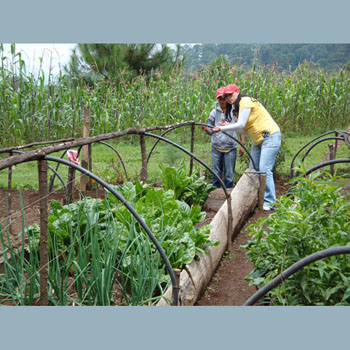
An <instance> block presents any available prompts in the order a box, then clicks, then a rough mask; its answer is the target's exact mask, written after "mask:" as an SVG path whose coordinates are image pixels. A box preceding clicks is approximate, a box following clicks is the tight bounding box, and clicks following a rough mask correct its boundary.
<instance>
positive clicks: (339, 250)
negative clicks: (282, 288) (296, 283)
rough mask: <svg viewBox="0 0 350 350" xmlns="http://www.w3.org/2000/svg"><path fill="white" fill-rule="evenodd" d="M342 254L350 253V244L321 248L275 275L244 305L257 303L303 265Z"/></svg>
mask: <svg viewBox="0 0 350 350" xmlns="http://www.w3.org/2000/svg"><path fill="white" fill-rule="evenodd" d="M341 254H350V246H339V247H331V248H328V249H324V250H320V251H318V252H316V253H314V254H311V255H309V256H307V257H305V258H303V259H301V260H299V261H298V262H296V263H295V264H293V265H292V266H290V267H289V268H288V269H286V270H285V271H283V272H282V273H281V274H279V275H278V276H277V277H275V278H274V279H273V280H272V281H270V282H269V283H268V284H266V285H265V286H263V287H262V288H261V289H259V290H258V291H257V292H256V293H255V294H253V295H252V296H251V297H250V298H249V299H248V300H247V301H246V302H245V303H244V306H252V305H254V303H256V302H257V301H258V300H259V299H260V298H262V297H263V296H264V295H265V294H266V293H268V292H269V291H270V290H271V289H273V288H275V287H276V286H277V285H279V284H280V283H282V282H284V281H285V280H286V279H287V278H288V277H290V276H291V275H293V274H294V273H295V272H297V271H299V270H301V269H302V268H303V267H305V266H307V265H310V264H311V263H313V262H315V261H317V260H321V259H324V258H328V257H330V256H333V255H341Z"/></svg>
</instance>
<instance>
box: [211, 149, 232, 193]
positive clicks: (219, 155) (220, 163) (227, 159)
mask: <svg viewBox="0 0 350 350" xmlns="http://www.w3.org/2000/svg"><path fill="white" fill-rule="evenodd" d="M236 156H237V150H236V148H234V149H233V150H231V151H230V152H226V153H225V152H219V151H217V150H216V149H215V147H213V146H212V148H211V158H212V164H213V170H214V172H215V174H217V175H218V176H219V177H220V179H221V178H222V173H223V171H224V176H225V181H224V184H225V187H226V188H232V187H233V185H234V182H233V173H234V171H235V166H236ZM213 185H214V186H215V187H217V188H219V187H221V184H220V182H219V180H218V179H217V178H216V177H215V176H214V177H213Z"/></svg>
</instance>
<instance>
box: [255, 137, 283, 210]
mask: <svg viewBox="0 0 350 350" xmlns="http://www.w3.org/2000/svg"><path fill="white" fill-rule="evenodd" d="M280 147H281V132H280V131H278V132H275V133H274V134H272V135H268V136H266V137H265V138H264V140H263V141H262V142H261V144H260V145H258V146H256V145H253V147H252V150H251V156H252V158H253V160H254V163H255V165H256V166H257V167H259V170H260V171H263V172H265V173H266V189H265V195H264V205H267V206H268V205H271V203H275V202H276V191H275V183H274V180H273V172H272V170H273V167H274V165H275V162H276V157H277V153H278V151H279V149H280ZM249 167H250V168H254V167H253V164H252V161H250V166H249Z"/></svg>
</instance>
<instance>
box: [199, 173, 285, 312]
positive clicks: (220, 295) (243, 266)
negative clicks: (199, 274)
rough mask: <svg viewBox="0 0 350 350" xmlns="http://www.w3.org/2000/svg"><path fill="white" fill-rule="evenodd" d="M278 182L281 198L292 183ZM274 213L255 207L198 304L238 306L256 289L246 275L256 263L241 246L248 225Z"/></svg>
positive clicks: (244, 239)
mask: <svg viewBox="0 0 350 350" xmlns="http://www.w3.org/2000/svg"><path fill="white" fill-rule="evenodd" d="M275 183H276V195H277V198H278V197H280V196H281V195H283V194H285V193H286V192H287V190H288V188H289V187H288V185H287V184H285V182H284V181H283V180H282V179H276V181H275ZM271 213H273V211H271V212H269V211H263V210H259V209H258V208H257V209H255V211H254V212H253V213H252V215H251V216H250V218H249V219H248V220H247V221H246V223H245V224H244V226H243V227H242V229H241V230H240V232H239V233H238V235H237V237H236V238H235V240H234V241H233V243H232V245H231V249H230V250H229V251H228V252H226V253H225V255H224V257H223V259H222V260H221V262H220V264H219V266H218V268H217V270H216V272H215V274H214V275H213V277H212V279H211V281H210V283H209V285H208V286H207V288H206V289H205V290H204V293H203V295H202V297H201V298H200V299H199V300H198V302H197V303H196V306H239V305H243V304H244V303H245V302H246V301H247V300H248V299H249V297H251V296H252V295H253V294H254V293H255V292H256V291H257V289H256V288H255V287H253V286H249V284H248V282H247V281H245V279H244V278H245V276H246V275H248V273H249V272H250V271H251V270H252V268H253V263H252V262H251V261H250V260H248V259H247V258H246V256H245V253H246V250H244V249H241V248H240V246H241V245H244V244H246V243H247V242H248V241H249V239H250V236H249V234H248V231H247V230H246V228H247V227H248V226H249V225H250V224H253V223H255V222H256V221H257V219H258V218H260V217H263V216H264V217H265V216H267V215H270V214H271Z"/></svg>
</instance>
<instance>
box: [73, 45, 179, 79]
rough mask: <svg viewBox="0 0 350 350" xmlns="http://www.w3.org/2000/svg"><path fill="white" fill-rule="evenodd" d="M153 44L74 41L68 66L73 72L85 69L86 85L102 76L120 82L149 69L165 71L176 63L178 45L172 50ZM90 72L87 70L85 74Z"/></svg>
mask: <svg viewBox="0 0 350 350" xmlns="http://www.w3.org/2000/svg"><path fill="white" fill-rule="evenodd" d="M158 46H160V47H159V48H157V45H156V44H78V50H79V54H80V55H79V54H78V53H77V52H76V51H74V53H73V56H72V59H71V63H70V68H69V69H68V68H67V67H66V70H67V71H70V72H72V74H73V75H79V74H81V73H83V72H84V71H85V72H86V73H85V74H86V75H87V77H88V79H86V81H87V82H89V84H90V85H92V84H93V83H94V82H96V79H97V81H101V80H106V81H107V82H111V83H118V84H120V83H123V82H124V81H128V80H130V79H132V78H135V77H137V76H138V75H139V74H146V75H149V74H150V73H151V72H152V71H156V70H163V71H169V69H171V68H172V67H173V66H174V65H176V64H180V63H181V62H180V46H177V51H176V52H175V53H174V52H173V50H172V49H171V48H170V47H169V46H168V45H158ZM88 73H90V74H88Z"/></svg>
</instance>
